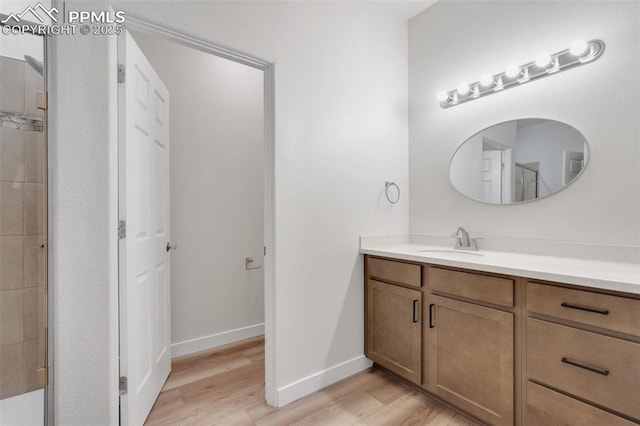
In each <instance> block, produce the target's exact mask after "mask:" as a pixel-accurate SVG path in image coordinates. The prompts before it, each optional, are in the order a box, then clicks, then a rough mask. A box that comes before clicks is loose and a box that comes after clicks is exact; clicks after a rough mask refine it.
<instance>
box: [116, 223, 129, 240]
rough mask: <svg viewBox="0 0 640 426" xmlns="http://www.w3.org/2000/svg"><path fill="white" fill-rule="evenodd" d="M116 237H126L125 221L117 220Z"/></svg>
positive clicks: (122, 238)
mask: <svg viewBox="0 0 640 426" xmlns="http://www.w3.org/2000/svg"><path fill="white" fill-rule="evenodd" d="M118 238H119V239H121V240H124V239H125V238H127V221H126V220H119V221H118Z"/></svg>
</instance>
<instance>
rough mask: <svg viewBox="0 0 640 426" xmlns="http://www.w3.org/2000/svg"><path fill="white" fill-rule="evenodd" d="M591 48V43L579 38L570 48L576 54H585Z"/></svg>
mask: <svg viewBox="0 0 640 426" xmlns="http://www.w3.org/2000/svg"><path fill="white" fill-rule="evenodd" d="M588 49H589V45H588V44H587V42H586V41H584V40H578V41H574V42H573V43H571V47H570V48H569V52H571V54H572V55H575V56H581V55H584V54H585V53H586V52H587V50H588Z"/></svg>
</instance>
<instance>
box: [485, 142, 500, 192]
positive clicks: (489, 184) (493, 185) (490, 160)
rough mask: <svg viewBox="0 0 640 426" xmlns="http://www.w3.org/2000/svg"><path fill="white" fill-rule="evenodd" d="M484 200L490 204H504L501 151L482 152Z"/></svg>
mask: <svg viewBox="0 0 640 426" xmlns="http://www.w3.org/2000/svg"><path fill="white" fill-rule="evenodd" d="M482 199H483V200H484V201H487V202H489V203H501V202H502V153H501V151H498V150H496V151H482Z"/></svg>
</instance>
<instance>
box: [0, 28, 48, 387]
mask: <svg viewBox="0 0 640 426" xmlns="http://www.w3.org/2000/svg"><path fill="white" fill-rule="evenodd" d="M44 62H45V49H44V38H43V37H41V36H37V35H31V34H22V35H16V34H10V35H4V34H3V35H0V399H4V398H8V397H11V396H15V395H19V394H22V393H26V392H30V391H33V390H35V389H39V388H42V387H44V386H45V385H46V381H47V370H46V365H47V323H46V319H47V313H46V306H47V302H46V300H47V276H46V269H47V258H46V253H47V224H46V218H47V199H46V197H47V169H46V164H47V162H46V158H47V155H46V152H47V149H46V148H47V147H46V109H45V108H46V105H45V104H46V100H45V99H46V97H45V95H44V90H45V80H44Z"/></svg>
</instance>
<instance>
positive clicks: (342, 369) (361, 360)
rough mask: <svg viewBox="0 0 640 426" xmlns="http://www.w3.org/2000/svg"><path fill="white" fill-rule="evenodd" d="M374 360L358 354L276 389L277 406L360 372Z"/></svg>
mask: <svg viewBox="0 0 640 426" xmlns="http://www.w3.org/2000/svg"><path fill="white" fill-rule="evenodd" d="M372 364H373V362H372V361H371V360H370V359H368V358H366V357H365V356H364V355H360V356H357V357H355V358H352V359H350V360H347V361H345V362H342V363H340V364H337V365H334V366H333V367H329V368H327V369H325V370H322V371H319V372H317V373H314V374H311V375H310V376H307V377H304V378H302V379H300V380H297V381H295V382H293V383H289V384H288V385H286V386H283V387H281V388H278V390H277V391H276V406H277V407H282V406H284V405H287V404H288V403H290V402H293V401H295V400H297V399H300V398H302V397H303V396H306V395H309V394H310V393H313V392H315V391H317V390H320V389H322V388H324V387H326V386H329V385H330V384H332V383H335V382H337V381H339V380H342V379H344V378H346V377H349V376H351V375H353V374H356V373H359V372H361V371H363V370H366V369H367V368H369V367H371V365H372Z"/></svg>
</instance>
